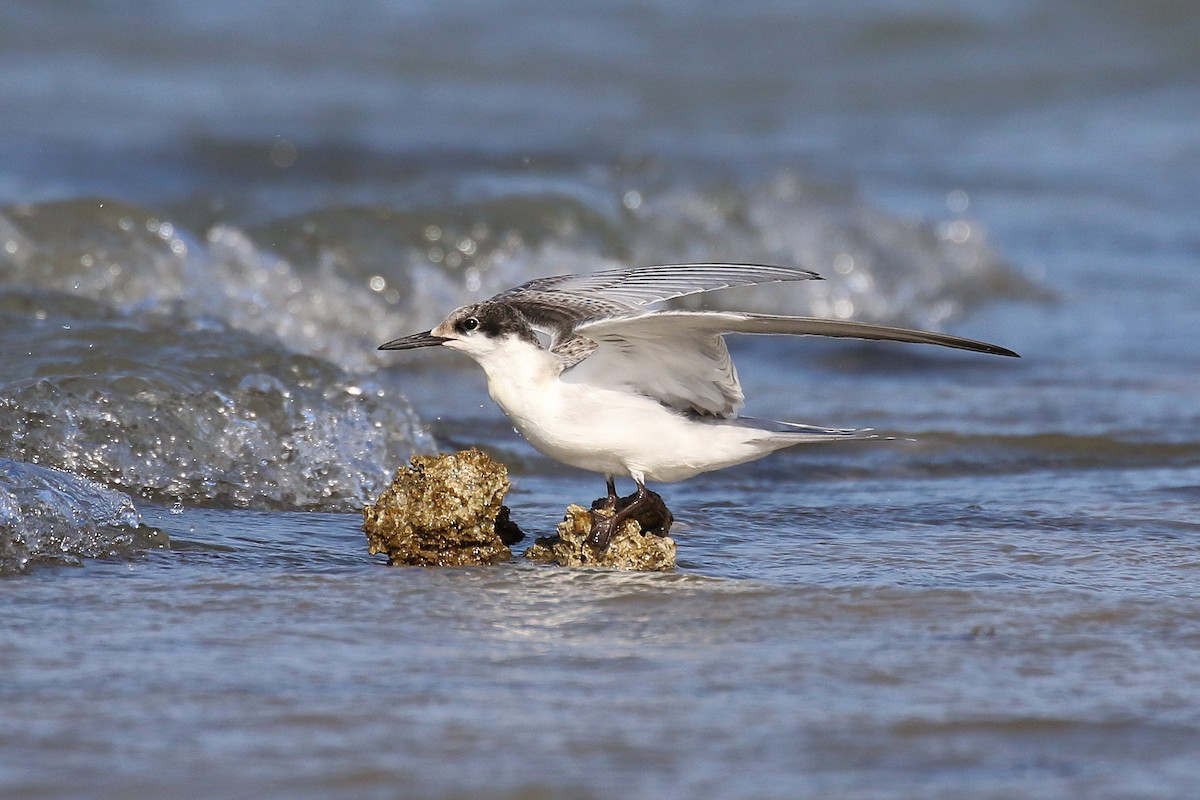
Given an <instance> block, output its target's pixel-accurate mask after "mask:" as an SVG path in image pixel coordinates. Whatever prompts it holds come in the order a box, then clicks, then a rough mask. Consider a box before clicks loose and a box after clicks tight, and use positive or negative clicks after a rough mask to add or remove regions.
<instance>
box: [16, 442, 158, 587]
mask: <svg viewBox="0 0 1200 800" xmlns="http://www.w3.org/2000/svg"><path fill="white" fill-rule="evenodd" d="M140 525H141V517H140V516H139V514H138V511H137V509H136V508H135V507H134V504H133V500H132V499H131V498H130V497H129V496H128V495H126V494H123V493H121V492H117V491H113V490H112V489H109V488H107V487H105V486H102V485H100V484H98V483H96V482H95V481H91V480H88V479H87V478H83V477H80V476H78V475H72V474H70V473H68V472H62V471H60V470H55V469H50V468H47V467H42V466H38V465H36V464H25V463H21V462H18V461H12V460H10V459H7V458H0V574H4V573H6V572H20V571H23V570H25V569H27V568H28V567H29V565H30V564H31V563H34V562H39V561H41V562H51V563H60V564H77V563H79V559H80V558H84V557H87V558H96V557H102V556H110V555H121V554H127V553H129V552H131V551H134V550H136V549H146V548H148V547H152V546H160V547H161V546H165V544H166V538H165V536H163V534H161V533H160V532H158V531H154V530H153V529H147V528H144V527H143V528H142V529H140V530H139V526H140Z"/></svg>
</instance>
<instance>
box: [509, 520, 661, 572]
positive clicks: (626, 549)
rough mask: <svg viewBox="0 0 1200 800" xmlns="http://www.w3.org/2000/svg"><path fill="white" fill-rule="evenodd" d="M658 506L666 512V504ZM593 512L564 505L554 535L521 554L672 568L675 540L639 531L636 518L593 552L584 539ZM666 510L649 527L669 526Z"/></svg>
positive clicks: (564, 561)
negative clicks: (662, 521) (564, 511)
mask: <svg viewBox="0 0 1200 800" xmlns="http://www.w3.org/2000/svg"><path fill="white" fill-rule="evenodd" d="M662 508H663V511H666V506H663V507H662ZM593 513H597V512H592V511H589V510H588V509H586V508H584V507H583V506H577V505H573V504H572V505H570V506H567V515H566V518H565V519H563V521H562V522H560V523H559V524H558V534H557V535H555V536H545V537H541V538H539V539H537V540H535V541H534V543H533V544H532V545H530V546H529V549H528V550H526V551H525V557H526V558H528V559H531V560H533V561H540V562H543V563H552V564H558V565H559V566H561V567H610V568H612V569H627V570H643V571H647V572H668V571H670V570H673V569H675V540H673V539H671V538H669V537H667V536H665V535H660V534H655V533H651V532H649V531H643V530H642V526H641V524H640V523H639V522H638V520H637V519H633V518H630V519H627V520H625V521H624V522H623V523H621V526H620V528H618V529H617V530H616V531H614V532H613V535H612V539H611V540H610V541H609V543H608V548H607V549H606V550H604V552H597V551H596V548H595V547H593V546H592V545H591V544H589V543H588V541H587V538H588V535H589V534H590V533H591V532H592V514H593ZM598 513H602V514H604V513H610V512H606V511H601V512H598ZM666 513H667V519H666V522H665V525H664V526H661V527H660V526H653V527H656V528H659V529H661V530H664V531H665V529H666V528H669V527H670V519H669V517H670V512H666ZM648 527H649V526H648Z"/></svg>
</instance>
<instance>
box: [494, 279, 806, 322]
mask: <svg viewBox="0 0 1200 800" xmlns="http://www.w3.org/2000/svg"><path fill="white" fill-rule="evenodd" d="M808 280H821V276H820V275H817V274H816V273H815V272H809V271H808V270H803V269H795V268H793V267H776V266H770V265H766V264H723V263H714V264H663V265H659V266H651V267H634V268H631V269H610V270H603V271H600V272H593V273H590V274H587V275H554V276H551V277H548V278H537V279H535V280H532V281H529V282H528V283H525V284H522V285H520V286H517V287H515V288H513V289H508V290H506V291H503V292H501V293H500V294H498V295H496V296H495V297H493V298H492V299H493V300H497V301H501V302H504V303H508V304H509V305H512V306H514V307H516V308H517V309H518V310H520V312H521V313H522V314H524V315H525V317H526V318H527V319H528V320H529V322H530V324H531V325H533V326H534V327H535V328H540V329H542V330H545V331H547V332H549V333H550V334H551V335H552V336H554V337H555V338H556V339H560V338H566V337H567V336H568V335H569V333H570V331H571V330H572V329H573V328H575V327H576V326H577V325H578V324H580V323H582V322H586V321H588V320H598V319H606V318H609V317H614V316H624V315H627V314H631V313H636V312H637V311H639V310H640V308H641V306H644V305H646V304H648V303H657V302H659V301H662V300H670V299H673V298H676V297H684V296H686V295H690V294H698V293H700V292H710V291H713V290H716V289H727V288H730V287H733V286H752V285H754V284H759V283H777V282H781V281H808Z"/></svg>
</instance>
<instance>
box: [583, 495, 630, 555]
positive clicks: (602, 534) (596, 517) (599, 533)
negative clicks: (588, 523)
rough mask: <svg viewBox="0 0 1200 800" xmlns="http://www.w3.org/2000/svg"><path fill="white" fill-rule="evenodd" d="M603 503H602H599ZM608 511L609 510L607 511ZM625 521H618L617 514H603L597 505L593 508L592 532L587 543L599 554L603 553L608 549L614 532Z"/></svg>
mask: <svg viewBox="0 0 1200 800" xmlns="http://www.w3.org/2000/svg"><path fill="white" fill-rule="evenodd" d="M597 502H602V501H597ZM605 510H606V511H607V510H608V509H605ZM623 521H624V520H618V519H617V515H616V514H601V513H600V512H599V510H598V509H597V508H596V506H595V504H593V506H592V532H591V533H589V534H588V537H587V543H588V544H589V545H590V546H591V547H592V549H594V550H595V551H596V552H597V553H603V552H604V551H605V550H607V549H608V543H609V541H611V540H612V535H613V532H614V531H615V530H616V529H617V525H619V524H620V523H621V522H623Z"/></svg>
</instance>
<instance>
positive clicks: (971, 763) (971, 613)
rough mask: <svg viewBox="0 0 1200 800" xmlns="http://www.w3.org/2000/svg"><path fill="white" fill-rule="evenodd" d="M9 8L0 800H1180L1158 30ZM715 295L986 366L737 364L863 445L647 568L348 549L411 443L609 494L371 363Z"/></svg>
mask: <svg viewBox="0 0 1200 800" xmlns="http://www.w3.org/2000/svg"><path fill="white" fill-rule="evenodd" d="M4 13H5V18H6V20H7V22H6V25H5V26H4V30H3V32H2V33H0V42H2V43H3V47H0V96H2V97H5V98H6V101H5V102H6V103H7V104H9V106H8V108H9V109H10V110H9V113H5V114H3V115H0V140H2V141H3V142H4V143H5V144H4V146H3V147H0V619H2V620H3V623H2V624H0V642H2V644H3V646H0V794H3V796H4V797H6V798H7V797H13V798H24V797H81V798H83V797H87V798H103V797H113V798H116V797H121V798H127V797H139V796H147V797H161V796H178V797H231V798H232V797H245V796H247V795H251V794H254V795H257V796H260V797H264V798H266V797H288V798H291V797H298V796H299V797H305V796H311V797H353V798H360V797H396V796H404V797H429V798H456V797H480V796H486V797H500V798H541V797H580V798H591V797H609V796H628V797H662V796H687V797H721V798H728V797H739V798H757V797H763V798H766V797H864V798H867V797H869V798H907V797H921V798H931V797H934V798H936V797H946V798H950V797H963V796H970V797H996V798H1000V797H1046V798H1061V797H1114V798H1115V797H1122V798H1124V797H1144V798H1174V797H1186V796H1189V795H1190V794H1191V793H1192V791H1193V789H1194V786H1195V785H1196V782H1197V779H1198V778H1200V767H1197V766H1196V764H1197V761H1196V759H1195V753H1196V752H1197V751H1198V750H1200V689H1198V688H1197V687H1200V674H1198V672H1200V667H1197V664H1198V663H1200V660H1198V659H1197V658H1196V654H1197V652H1198V650H1200V435H1198V434H1197V431H1200V401H1198V400H1197V398H1198V397H1200V348H1197V346H1196V344H1195V343H1196V342H1197V341H1198V340H1200V318H1198V317H1197V315H1196V313H1195V308H1196V301H1197V298H1198V297H1200V292H1198V291H1197V278H1196V275H1197V272H1196V269H1197V255H1198V253H1200V235H1198V229H1197V225H1196V222H1195V214H1194V209H1195V208H1196V207H1197V205H1198V201H1200V181H1198V180H1197V176H1198V175H1200V171H1197V170H1196V169H1195V166H1196V164H1197V161H1198V158H1200V149H1198V146H1197V143H1198V142H1200V135H1198V134H1200V130H1198V129H1197V126H1196V121H1195V115H1194V113H1193V112H1192V109H1194V108H1196V107H1197V106H1198V105H1200V90H1198V89H1197V87H1200V80H1198V79H1200V58H1197V53H1198V52H1200V51H1197V50H1196V48H1195V46H1194V43H1195V41H1196V40H1197V36H1200V14H1198V13H1197V11H1196V9H1195V8H1194V7H1193V5H1192V4H1189V3H1182V2H1179V3H1171V2H1167V3H1158V4H1155V5H1153V6H1145V7H1137V8H1133V7H1129V6H1124V5H1121V4H1111V3H1072V2H1058V3H1050V4H1046V3H1038V4H1027V3H1023V2H1016V1H1015V0H1014V1H1013V2H1003V3H991V2H989V3H965V4H964V3H956V4H952V5H948V4H943V3H937V2H913V3H894V2H882V0H881V2H872V3H867V4H856V5H855V6H853V7H852V8H851V7H847V8H845V9H842V8H840V7H839V8H837V9H831V8H826V7H825V6H824V5H823V4H806V3H797V4H789V5H786V6H776V5H772V4H760V5H752V6H746V5H745V4H742V5H741V6H738V7H737V8H736V9H734V7H733V6H728V7H726V6H722V5H717V4H711V5H701V6H700V7H696V6H694V4H686V5H685V4H676V3H672V2H659V3H652V4H649V5H647V4H644V3H638V4H632V3H624V2H617V1H616V0H612V1H611V2H603V3H599V4H589V5H586V6H582V5H581V6H577V7H576V6H563V5H561V4H543V3H537V2H533V3H526V4H523V5H520V6H514V7H511V8H508V9H505V10H504V11H499V12H498V11H495V10H494V9H491V8H485V7H483V6H479V5H477V4H463V5H458V6H455V7H454V8H450V9H447V8H445V7H444V6H443V5H442V4H406V5H405V6H404V7H403V8H398V7H392V6H391V5H390V4H384V3H378V2H370V1H369V0H364V2H361V3H351V4H350V5H347V4H345V3H339V4H336V5H335V4H329V5H328V6H326V5H318V6H315V7H311V8H309V9H307V10H303V11H301V10H292V11H289V13H288V14H287V15H285V16H279V15H277V14H275V13H273V10H272V9H271V8H270V7H269V6H268V5H266V4H262V5H251V6H246V5H245V4H239V5H238V6H237V7H236V8H235V7H234V6H232V5H230V4H226V3H216V4H208V5H203V6H197V5H195V4H183V3H174V2H161V3H158V4H155V5H154V7H153V9H152V10H151V9H148V8H143V7H142V6H139V5H137V4H128V5H118V6H114V7H111V8H107V9H101V8H100V7H96V8H86V9H85V8H78V7H75V6H74V5H58V4H38V5H37V6H30V5H17V4H7V5H6V6H5V11H4ZM12 109H15V111H13V110H12ZM699 259H732V260H750V261H755V260H760V261H769V262H776V263H796V264H800V265H803V266H806V267H810V268H813V269H816V270H817V271H819V272H821V273H822V274H824V275H825V277H826V278H827V280H826V281H825V282H824V283H822V284H803V285H797V286H794V287H785V288H780V287H765V288H758V289H749V290H736V291H729V292H726V293H724V294H723V295H722V296H719V297H714V298H713V301H714V302H716V303H720V304H724V305H728V306H736V307H739V308H745V309H753V310H761V311H773V312H794V313H806V314H818V315H828V316H852V317H855V318H860V319H867V320H874V321H883V322H890V323H896V324H910V325H919V326H928V327H936V328H940V329H945V330H949V331H952V332H954V333H959V334H963V335H967V336H972V337H976V338H983V339H987V340H989V341H995V342H998V343H1000V344H1003V345H1005V346H1009V347H1012V348H1014V349H1016V350H1017V351H1019V352H1020V353H1021V354H1022V355H1023V358H1022V359H1021V360H1020V361H1013V360H1008V359H997V358H986V357H983V356H974V355H967V354H959V353H950V352H941V351H936V350H933V349H930V348H920V347H903V346H889V347H885V346H879V347H868V346H864V345H857V344H853V343H847V342H816V341H808V340H800V341H782V340H776V339H769V338H749V337H748V338H745V339H741V340H737V341H734V342H731V347H732V349H733V352H734V355H735V358H736V360H737V363H738V366H739V372H740V375H741V377H742V381H743V384H744V386H745V388H746V392H747V396H748V398H749V404H748V408H747V411H748V412H749V413H751V414H753V415H755V416H760V417H768V418H770V417H774V418H782V419H791V420H795V421H803V422H810V423H815V424H823V425H838V426H849V427H864V426H869V427H873V428H876V429H877V430H878V431H879V432H880V433H881V434H882V435H884V436H887V437H892V438H891V439H890V440H883V441H869V442H855V443H843V444H839V445H836V446H835V445H829V446H822V447H814V448H807V449H804V448H801V449H796V450H793V451H789V452H786V453H781V454H779V455H777V456H775V457H772V458H770V459H767V460H764V461H761V462H757V463H755V464H749V465H745V466H743V467H739V468H736V469H732V470H727V471H723V472H721V473H717V474H710V475H705V476H700V477H698V478H696V479H694V480H691V481H688V482H685V483H682V484H676V485H670V486H665V487H657V488H659V489H661V490H662V492H663V494H664V496H665V498H666V499H667V501H668V502H669V503H670V505H671V506H672V508H673V510H674V511H675V513H676V516H677V518H678V520H679V522H678V527H677V536H676V538H677V540H678V542H679V546H680V549H679V562H680V563H679V570H678V571H677V572H676V573H674V574H669V575H630V574H621V573H609V572H604V571H586V570H580V571H565V570H557V569H553V568H543V567H536V566H532V565H527V564H524V563H522V562H521V561H519V560H517V561H514V563H512V564H507V565H502V566H499V567H495V568H486V569H484V568H480V569H462V570H426V569H389V568H387V567H386V566H384V565H383V564H382V563H381V562H380V561H379V560H378V559H376V558H374V557H371V556H368V555H367V554H366V542H365V537H364V536H363V534H362V533H361V531H359V529H358V526H359V524H360V517H359V514H358V509H359V507H360V506H361V504H362V503H363V502H365V501H367V500H369V499H371V498H373V497H374V496H375V494H377V493H378V491H379V490H380V489H381V488H382V486H383V485H384V484H385V483H386V481H387V480H388V478H389V476H390V473H391V472H392V471H393V470H394V469H395V468H396V467H397V466H399V465H400V464H402V463H404V462H405V461H406V460H407V458H408V456H409V455H410V454H411V453H413V452H417V451H420V452H424V451H429V450H432V449H435V448H441V449H454V448H459V447H465V446H469V445H480V446H483V447H485V448H486V449H488V450H490V451H491V452H492V453H494V454H496V455H498V456H499V457H500V458H501V459H502V460H504V461H505V462H506V463H507V464H509V466H510V469H511V472H512V479H513V483H514V488H513V491H512V493H511V494H510V496H509V504H510V505H511V506H512V507H513V513H514V517H515V518H516V520H517V521H518V522H519V523H521V524H522V526H523V527H525V528H526V530H527V531H529V532H532V533H535V534H536V533H542V532H545V531H548V530H549V529H550V528H552V527H553V525H554V523H555V522H556V521H557V520H558V519H559V518H560V517H561V513H562V509H563V507H564V506H565V505H566V503H568V502H579V501H586V500H589V499H590V498H592V497H594V496H596V495H598V494H600V493H601V492H602V482H601V479H600V478H599V477H598V476H594V475H588V474H585V473H581V472H577V471H574V470H567V469H563V468H560V467H558V466H557V465H555V464H553V463H552V462H550V461H548V460H547V459H545V458H543V457H541V456H540V455H538V454H537V453H536V452H534V451H532V450H531V449H530V448H529V447H528V446H526V445H525V444H524V443H523V442H521V440H520V439H518V438H517V437H516V436H515V434H514V433H513V431H512V430H511V428H510V427H509V425H508V424H507V422H506V421H505V420H504V418H503V416H502V415H501V414H500V413H499V411H498V410H496V409H495V408H494V407H493V406H492V405H491V403H490V401H489V400H488V398H487V395H486V392H485V390H484V387H483V380H482V376H481V375H480V374H478V371H477V370H476V369H475V368H474V366H473V365H471V364H469V363H463V362H462V361H460V360H456V359H455V358H454V357H453V354H438V353H429V352H419V353H379V352H377V351H376V350H375V347H376V346H377V345H378V344H379V343H380V342H382V341H385V340H386V339H389V338H393V337H395V336H399V335H402V334H405V333H409V332H413V331H417V330H421V329H424V328H426V327H428V326H429V325H431V324H433V323H435V322H436V321H438V320H439V319H440V317H441V316H442V314H444V312H445V311H447V310H448V309H450V308H453V307H454V306H456V305H458V304H461V303H463V302H467V301H469V300H472V299H475V298H478V297H481V296H486V295H488V294H490V293H492V292H495V291H497V290H499V289H502V288H506V287H508V286H511V285H514V284H516V283H519V282H521V281H523V280H527V279H529V278H532V277H535V276H538V275H543V274H553V273H561V272H568V271H588V270H592V269H597V268H602V267H607V266H612V265H614V264H619V263H655V262H666V261H683V260H699ZM520 549H521V546H518V550H520Z"/></svg>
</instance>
